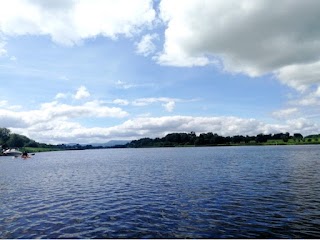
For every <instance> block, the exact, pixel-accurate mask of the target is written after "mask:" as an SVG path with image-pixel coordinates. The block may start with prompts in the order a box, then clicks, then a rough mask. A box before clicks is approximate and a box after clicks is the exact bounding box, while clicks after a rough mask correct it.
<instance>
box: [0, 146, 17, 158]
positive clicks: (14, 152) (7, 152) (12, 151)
mask: <svg viewBox="0 0 320 240" xmlns="http://www.w3.org/2000/svg"><path fill="white" fill-rule="evenodd" d="M2 154H3V155H4V156H14V157H18V156H21V155H22V152H20V151H19V150H17V149H15V148H10V149H7V150H5V151H3V152H2Z"/></svg>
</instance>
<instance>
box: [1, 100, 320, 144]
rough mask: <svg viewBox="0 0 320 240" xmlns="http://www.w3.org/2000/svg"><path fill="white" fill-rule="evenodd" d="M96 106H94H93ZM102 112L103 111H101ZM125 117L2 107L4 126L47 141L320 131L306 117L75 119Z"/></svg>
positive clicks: (81, 109)
mask: <svg viewBox="0 0 320 240" xmlns="http://www.w3.org/2000/svg"><path fill="white" fill-rule="evenodd" d="M92 107H94V108H92ZM101 112H102V113H101ZM86 116H90V117H112V116H113V117H123V116H126V113H125V112H123V111H121V110H120V109H113V110H111V109H109V108H106V107H103V106H101V103H100V102H98V101H96V102H89V103H87V104H85V105H84V106H70V105H64V104H59V103H57V102H52V103H46V104H43V105H42V107H41V108H40V109H39V110H33V111H29V112H26V111H25V112H17V111H16V112H14V111H9V110H0V125H1V126H3V127H8V128H10V129H11V130H12V131H14V132H17V133H21V134H25V135H27V136H29V137H30V138H33V139H35V140H36V141H40V142H46V143H63V142H65V143H68V142H79V143H92V142H106V141H108V140H112V139H126V140H133V139H139V138H142V137H162V136H165V135H166V134H168V133H172V132H191V131H195V132H196V133H198V134H199V133H203V132H214V133H218V134H219V135H223V136H233V135H238V134H241V135H247V134H248V135H256V134H259V133H264V134H268V133H278V132H290V133H294V132H300V133H302V134H303V135H305V134H311V133H317V132H320V126H319V125H318V124H316V123H314V122H311V121H310V120H306V119H304V118H299V119H293V120H288V121H285V122H283V123H282V124H269V123H265V122H263V121H259V120H256V119H245V118H238V117H192V116H164V117H150V116H146V117H139V118H133V119H129V120H126V121H125V122H123V123H122V124H119V125H115V126H112V127H85V126H83V125H81V124H80V123H77V122H74V119H75V118H77V117H86Z"/></svg>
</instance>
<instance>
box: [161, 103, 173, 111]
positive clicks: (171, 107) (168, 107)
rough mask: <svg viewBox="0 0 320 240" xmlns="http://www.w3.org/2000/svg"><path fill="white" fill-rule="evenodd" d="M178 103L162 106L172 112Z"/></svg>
mask: <svg viewBox="0 0 320 240" xmlns="http://www.w3.org/2000/svg"><path fill="white" fill-rule="evenodd" d="M175 105H176V103H175V102H174V101H169V102H167V103H164V104H162V106H164V108H165V109H166V110H167V111H168V112H172V111H173V109H174V107H175Z"/></svg>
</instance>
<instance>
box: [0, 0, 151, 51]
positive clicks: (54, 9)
mask: <svg viewBox="0 0 320 240" xmlns="http://www.w3.org/2000/svg"><path fill="white" fill-rule="evenodd" d="M154 19H155V11H154V9H153V7H152V1H151V0H136V1H126V0H118V1H111V0H107V1H105V0H77V1H75V0H74V1H73V0H70V1H61V0H59V1H39V0H10V1H6V2H1V6H0V30H1V32H2V33H3V34H5V35H25V34H34V35H49V36H51V38H52V40H53V41H54V42H57V43H61V44H65V45H73V44H77V43H80V42H81V40H83V39H86V38H91V37H96V36H98V35H102V36H105V37H110V38H116V37H117V36H118V35H120V34H121V35H124V36H127V37H130V36H132V35H133V34H135V33H136V32H139V31H140V29H141V28H142V27H144V26H150V25H151V24H152V21H153V20H154Z"/></svg>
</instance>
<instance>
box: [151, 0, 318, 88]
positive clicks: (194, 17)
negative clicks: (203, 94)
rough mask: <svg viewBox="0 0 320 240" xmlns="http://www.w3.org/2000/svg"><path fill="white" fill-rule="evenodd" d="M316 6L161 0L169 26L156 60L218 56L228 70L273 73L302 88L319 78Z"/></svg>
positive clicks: (260, 0)
mask: <svg viewBox="0 0 320 240" xmlns="http://www.w3.org/2000/svg"><path fill="white" fill-rule="evenodd" d="M319 9H320V2H319V1H317V0H309V1H299V0H291V1H285V0H282V1H277V3H275V2H273V1H268V0H255V1H248V0H228V1H225V0H215V1H211V0H183V1H182V0H181V1H179V0H177V1H171V0H162V1H161V3H160V16H161V18H162V20H163V21H164V22H165V23H166V24H167V29H166V30H165V43H164V47H163V51H162V52H161V53H160V54H159V55H158V56H157V57H156V60H157V61H158V62H159V63H160V64H166V65H173V66H195V65H196V66H203V65H207V64H209V63H210V62H211V61H212V59H220V60H221V61H222V64H223V66H224V68H225V70H227V71H231V72H241V73H245V74H247V75H249V76H261V75H263V74H266V73H275V74H276V75H277V76H278V77H279V78H280V80H281V81H283V82H285V83H286V84H288V85H289V86H291V87H294V88H296V89H301V88H303V87H305V86H308V85H310V84H312V83H320V78H319V67H318V65H319V63H318V61H319V54H320V40H319V39H320V29H319V27H318V19H319V18H320V12H319ZM304 68H307V69H308V71H305V70H304Z"/></svg>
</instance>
